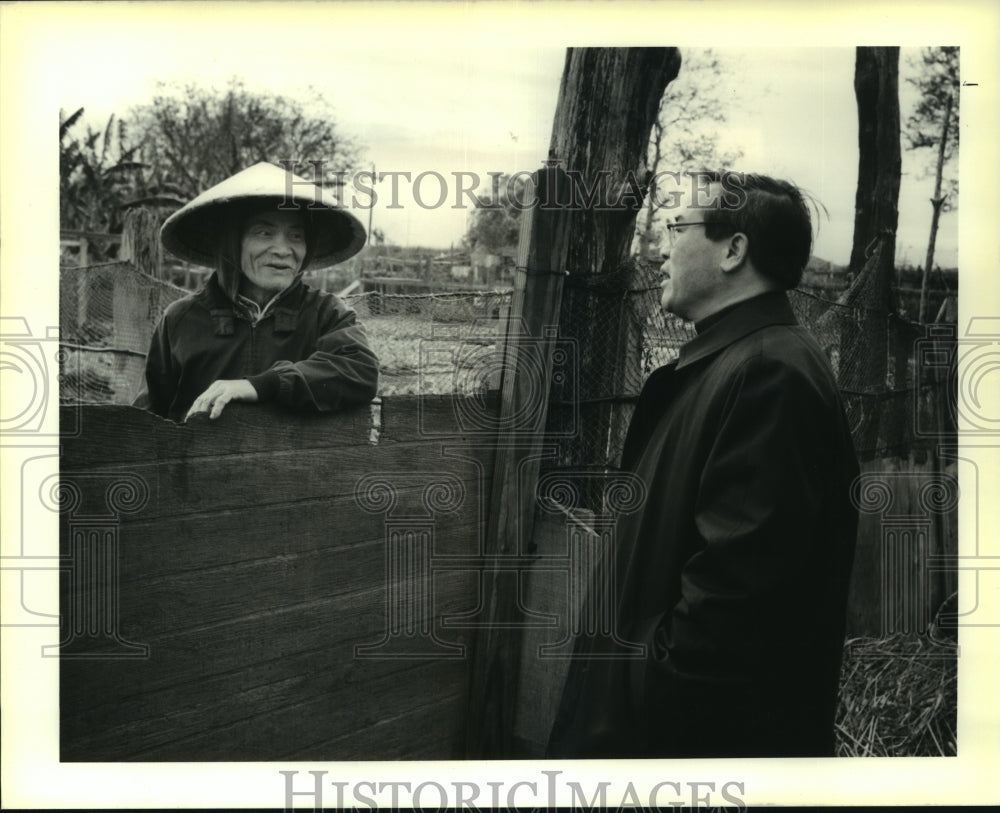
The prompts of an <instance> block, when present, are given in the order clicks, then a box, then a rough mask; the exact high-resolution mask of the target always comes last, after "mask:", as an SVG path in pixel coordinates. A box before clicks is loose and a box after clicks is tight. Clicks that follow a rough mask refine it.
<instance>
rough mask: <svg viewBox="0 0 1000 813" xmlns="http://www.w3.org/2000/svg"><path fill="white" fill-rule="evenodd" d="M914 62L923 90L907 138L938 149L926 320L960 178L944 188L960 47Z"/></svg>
mask: <svg viewBox="0 0 1000 813" xmlns="http://www.w3.org/2000/svg"><path fill="white" fill-rule="evenodd" d="M910 64H911V67H915V68H917V69H918V70H919V73H918V74H917V76H916V77H915V78H910V79H907V81H908V82H909V83H910V84H912V85H914V86H915V87H916V88H917V90H918V91H920V100H919V101H918V102H917V106H916V108H915V109H914V111H913V113H911V114H910V116H909V118H908V119H907V120H906V129H905V134H906V139H907V141H908V142H909V148H910V149H914V150H916V149H928V148H933V149H934V150H935V161H934V164H933V167H934V170H933V172H934V195H933V197H932V198H931V207H932V209H933V212H932V214H931V229H930V236H929V237H928V239H927V257H926V259H925V261H924V269H923V278H922V280H921V284H920V310H919V312H918V314H917V318H918V319H919V320H920V321H923V320H924V319H925V318H926V309H927V281H928V278H929V277H930V272H931V268H932V267H933V265H934V249H935V244H936V243H937V232H938V221H939V220H940V217H941V212H942V211H950V210H951V209H953V208H954V207H955V201H956V199H957V196H958V184H957V181H955V180H954V179H953V178H952V179H949V182H948V184H947V186H948V189H947V191H943V189H942V184H943V178H944V168H945V165H946V164H948V163H950V162H951V161H952V160H953V159H954V158H955V157H956V156H957V154H958V137H959V127H958V123H959V122H958V112H959V111H958V92H959V87H960V78H959V49H958V47H957V46H944V47H938V48H925V49H924V50H923V52H922V53H921V55H920V62H919V63H918V64H916V63H913V62H911V63H910Z"/></svg>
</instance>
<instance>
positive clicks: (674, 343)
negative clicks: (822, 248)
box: [60, 262, 954, 470]
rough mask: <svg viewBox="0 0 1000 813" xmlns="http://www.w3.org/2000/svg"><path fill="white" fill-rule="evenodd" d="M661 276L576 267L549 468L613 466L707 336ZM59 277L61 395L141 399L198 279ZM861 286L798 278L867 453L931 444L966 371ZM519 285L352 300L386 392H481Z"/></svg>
mask: <svg viewBox="0 0 1000 813" xmlns="http://www.w3.org/2000/svg"><path fill="white" fill-rule="evenodd" d="M659 279H660V278H659V271H658V269H657V268H656V267H655V266H654V265H652V264H643V263H640V262H635V263H632V264H630V265H629V266H628V267H626V268H625V269H622V270H620V271H619V272H616V273H615V274H607V275H594V276H587V277H573V276H571V277H569V278H568V279H567V282H566V286H565V289H564V293H563V297H564V302H563V308H562V313H563V318H562V323H561V324H560V325H559V336H560V338H561V339H564V340H566V344H567V346H568V347H569V348H570V351H571V354H572V358H570V359H569V361H568V363H565V364H563V365H561V366H560V368H559V370H558V375H553V379H552V381H551V382H550V383H551V386H550V402H549V417H548V424H547V432H548V433H549V434H550V435H551V436H554V437H558V438H559V456H558V459H556V460H552V461H549V462H548V463H547V464H546V467H547V468H549V469H551V468H555V467H572V468H574V469H580V468H594V469H599V470H603V469H607V468H614V467H615V466H616V465H617V462H618V459H619V456H620V453H621V447H622V444H623V442H624V435H625V430H626V428H627V426H628V419H629V417H630V415H631V411H632V409H633V406H634V403H635V400H636V398H637V397H638V395H639V392H640V390H641V389H642V385H643V383H644V381H645V379H646V378H647V377H648V375H649V374H650V373H651V372H652V371H653V370H654V369H656V368H657V367H659V366H661V365H663V364H666V363H668V362H670V361H672V360H673V359H675V358H676V357H677V354H678V353H679V351H680V348H681V346H682V345H683V344H684V343H685V342H687V341H689V340H690V339H691V338H693V336H694V335H695V334H694V328H693V326H692V325H690V324H689V323H686V322H684V321H682V320H680V319H678V318H677V317H675V316H672V315H671V314H668V313H665V312H664V311H663V310H662V309H661V308H660V307H659V298H660V287H659ZM60 283H61V287H60V291H61V293H60V336H61V344H62V349H63V351H64V352H63V358H64V359H65V362H64V366H63V375H62V379H61V389H60V393H61V396H62V399H63V400H64V401H79V402H83V403H130V402H131V401H132V399H133V398H134V397H135V395H136V394H137V392H138V390H139V388H140V386H141V383H142V375H143V366H144V357H145V353H146V350H147V349H148V346H149V341H150V337H151V335H152V331H153V329H154V327H155V325H156V323H157V321H158V319H159V317H160V315H161V314H162V312H163V310H164V309H165V308H166V307H167V306H168V305H169V304H170V303H171V302H173V301H174V300H176V299H178V298H179V297H182V296H185V295H186V294H187V293H188V291H187V290H186V289H183V288H178V287H176V286H174V285H171V284H170V283H167V282H164V281H161V280H156V279H153V278H151V277H148V276H146V275H144V274H140V273H138V272H136V271H135V270H134V269H133V268H132V267H131V266H130V265H129V264H128V263H110V264H106V265H98V266H92V267H89V268H64V269H63V270H62V271H61V278H60ZM855 289H857V286H855ZM860 290H861V292H862V293H861V294H860V295H858V294H857V292H856V290H855V295H854V296H853V298H852V297H848V296H841V297H840V299H839V301H833V300H832V299H830V298H828V296H829V295H825V296H820V295H817V294H815V293H811V292H809V291H807V290H796V291H792V292H790V301H791V303H792V307H793V309H794V311H795V313H796V316H797V318H798V320H799V322H800V323H801V324H803V325H804V326H806V327H807V328H808V329H809V330H810V331H811V332H812V333H813V335H814V336H815V337H816V339H817V341H818V342H819V344H820V346H821V347H822V349H823V350H824V352H825V353H826V355H827V357H828V358H829V360H830V363H831V365H832V367H833V369H834V371H835V373H836V375H837V378H838V381H839V383H840V386H841V392H842V395H843V398H844V403H845V409H846V411H847V415H848V419H849V420H850V422H851V426H852V430H853V432H854V438H855V444H856V447H857V450H858V453H859V455H860V456H861V457H862V458H863V459H871V458H875V457H882V456H889V455H905V454H907V453H908V452H909V451H910V450H912V449H913V448H914V446H919V445H920V443H919V441H920V438H919V434H920V433H919V432H918V429H919V426H920V425H926V426H934V427H937V429H938V430H939V431H936V433H935V432H932V433H931V434H938V435H940V434H942V433H946V432H947V431H948V430H949V428H950V427H951V426H952V425H953V422H954V416H953V412H954V409H953V406H951V404H952V401H953V388H954V383H953V380H952V377H951V376H950V375H949V374H948V372H947V370H942V369H937V370H934V371H930V372H931V373H933V374H929V372H928V370H926V369H923V368H921V366H920V364H918V363H917V362H918V359H917V348H918V345H919V343H920V341H921V340H924V339H925V333H926V328H925V326H924V325H921V324H918V323H914V322H911V321H908V320H906V319H904V318H902V317H900V316H899V315H898V314H895V313H886V312H885V311H880V310H879V309H878V308H875V307H872V306H871V305H870V304H869V302H868V301H867V299H866V296H867V295H866V294H865V293H864V287H863V286H861V288H860ZM511 296H512V292H511V290H510V289H500V288H497V289H494V290H481V291H463V292H450V293H449V292H436V293H416V294H413V293H383V292H377V291H373V292H368V293H363V292H359V293H352V294H351V295H349V296H345V297H344V299H345V301H346V302H347V303H348V304H349V305H351V306H352V307H354V308H355V310H356V311H357V313H358V318H359V320H360V321H361V322H362V323H363V324H364V325H365V327H366V328H367V331H368V335H369V338H370V341H371V343H372V346H373V348H374V349H375V352H376V353H377V354H378V356H379V359H380V362H381V369H382V373H381V384H380V393H381V394H383V395H406V394H410V395H420V394H435V395H439V394H451V393H454V394H462V395H473V396H477V395H483V394H485V391H487V390H491V389H497V388H499V386H500V383H501V378H502V375H503V342H504V335H505V333H506V332H507V330H508V329H509V327H508V324H507V323H508V313H509V309H510V303H511ZM941 341H943V340H941ZM541 383H542V382H538V384H539V385H541ZM539 391H540V392H541V391H543V390H542V388H541V387H540V386H539ZM569 425H572V426H573V427H575V429H574V430H573V431H572V432H567V431H562V430H564V429H565V428H566V427H567V426H569Z"/></svg>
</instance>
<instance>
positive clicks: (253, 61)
mask: <svg viewBox="0 0 1000 813" xmlns="http://www.w3.org/2000/svg"><path fill="white" fill-rule="evenodd" d="M322 19H324V20H326V21H327V22H328V23H329V26H325V25H309V24H307V21H304V20H303V19H300V18H298V17H292V16H289V18H288V20H286V21H284V22H282V21H274V20H273V19H272V20H270V21H269V22H268V24H267V25H262V24H261V23H260V20H258V19H257V18H256V17H255V16H254V15H253V14H248V15H246V16H242V17H237V16H233V15H227V16H226V17H215V18H212V17H209V18H207V19H206V20H201V21H196V20H194V19H192V18H191V16H190V15H188V14H184V13H176V14H171V15H167V16H162V17H155V18H154V15H152V14H151V15H149V16H147V17H146V18H145V19H143V18H142V17H141V16H136V17H135V18H134V19H133V20H132V21H131V22H125V23H121V22H119V23H118V24H117V27H116V29H115V31H116V35H115V36H114V38H113V39H114V44H113V46H112V45H111V43H110V41H109V42H108V47H106V48H104V47H95V45H97V44H98V43H100V41H101V37H102V36H109V35H108V34H107V33H104V34H103V35H102V26H101V25H100V22H99V21H95V22H94V24H93V27H90V26H88V25H87V24H86V23H85V24H84V25H83V26H82V27H81V29H80V30H79V36H78V37H75V38H73V39H72V40H70V41H63V47H62V48H60V49H59V51H58V53H54V54H53V55H52V56H53V58H54V59H56V60H58V62H59V63H60V65H61V68H62V69H58V66H54V67H56V72H55V76H56V77H57V80H56V87H55V91H56V93H57V98H58V100H59V105H60V106H61V107H64V108H66V109H67V110H75V109H76V108H78V107H85V108H86V110H87V117H88V120H89V121H90V122H92V123H94V124H95V125H97V126H99V125H100V124H103V122H104V121H106V119H107V116H108V115H109V114H111V113H112V112H114V113H117V114H122V113H124V112H126V111H127V110H128V109H129V108H130V107H131V106H133V105H136V104H140V103H143V102H145V101H148V100H149V98H150V96H151V94H152V93H153V91H154V88H155V85H156V82H157V81H160V80H162V81H167V82H177V83H178V84H181V85H183V84H186V83H189V82H198V83H202V84H205V85H215V86H224V85H225V83H226V82H227V81H228V80H229V78H231V77H234V76H236V77H241V78H242V79H244V80H245V82H246V83H247V85H248V86H249V87H250V88H255V89H260V90H267V91H271V92H279V93H284V94H287V95H288V96H290V97H293V98H296V99H299V100H301V101H303V102H307V101H308V100H309V99H310V97H311V95H312V94H311V91H310V90H309V88H310V86H312V87H315V88H316V89H318V90H320V91H321V92H322V93H323V95H324V96H325V97H326V99H327V100H328V101H330V102H331V103H332V104H333V106H334V108H335V110H336V115H337V123H338V124H339V125H340V126H341V128H342V131H343V132H344V133H345V134H347V135H351V136H353V137H354V138H355V139H356V140H357V141H358V142H360V143H361V144H362V145H363V146H364V156H365V159H366V165H367V166H370V165H371V164H374V165H375V167H376V169H377V171H378V172H380V173H381V172H387V171H392V172H409V173H411V178H413V179H415V178H416V177H417V176H418V175H419V174H420V173H421V172H437V173H440V174H441V175H442V176H444V177H445V178H446V179H447V181H448V189H447V200H446V202H445V203H444V205H442V206H434V204H435V203H436V202H437V200H438V199H439V198H440V197H441V195H442V194H443V193H442V191H441V184H440V183H439V182H438V181H437V179H436V178H435V177H434V176H428V177H426V178H424V179H423V181H422V182H421V183H420V186H419V189H418V190H417V191H418V192H419V193H420V194H421V200H422V202H423V203H424V204H425V206H426V207H433V208H425V207H422V206H420V205H418V202H417V200H415V199H414V197H413V194H412V192H413V184H412V182H407V181H406V180H405V178H403V177H402V176H400V180H399V197H398V203H399V205H400V207H401V208H394V209H388V208H386V205H387V204H388V203H390V202H391V201H390V198H391V196H390V187H389V185H388V184H386V183H384V182H383V184H380V185H379V186H378V187H377V192H378V194H379V201H378V203H377V205H376V206H375V209H374V212H373V213H372V224H373V226H376V227H380V228H382V229H383V230H384V231H385V233H386V235H387V237H388V239H389V240H390V241H392V242H394V243H397V244H401V245H431V246H440V247H447V246H448V245H449V244H452V243H457V242H458V240H459V239H460V238H461V236H462V235H463V234H464V232H465V230H466V217H467V215H468V211H469V208H468V205H467V201H463V203H464V204H465V205H464V206H463V208H462V209H457V210H456V209H454V208H452V205H453V204H454V203H455V200H456V197H457V192H456V189H457V185H458V184H457V183H456V181H455V178H454V173H456V172H474V173H476V174H477V175H478V176H479V177H482V178H483V179H484V182H486V177H487V173H488V172H516V171H521V170H528V171H530V170H533V169H535V168H537V167H538V166H539V164H540V162H541V161H542V159H543V158H545V156H546V152H547V148H548V142H549V137H550V134H551V128H552V116H553V112H554V109H555V103H556V97H557V94H558V89H559V79H560V76H561V74H562V70H563V64H564V59H565V48H563V47H546V46H545V45H538V46H532V47H524V46H518V47H513V46H505V45H504V44H503V43H502V42H497V43H494V44H493V46H492V47H482V46H481V45H480V44H478V43H472V42H469V43H465V42H463V41H462V40H461V39H455V40H450V39H445V41H444V42H443V43H442V42H437V43H435V42H433V41H429V40H427V39H424V38H416V37H413V38H410V39H409V41H406V40H404V41H402V42H401V41H400V40H399V39H398V38H396V39H392V40H391V43H390V42H389V41H388V40H387V38H386V36H385V35H384V32H382V31H381V29H380V27H379V26H370V27H367V28H365V27H363V26H360V27H359V26H358V25H357V24H356V23H353V22H352V21H351V19H349V17H348V16H346V15H342V16H341V17H338V16H337V15H336V14H333V13H327V14H326V15H324V16H323V18H322ZM338 22H340V23H342V26H338V25H337V23H338ZM153 28H155V30H156V32H157V33H156V36H155V37H150V36H149V31H150V30H152V29H153ZM123 34H124V36H123ZM95 40H96V42H95ZM691 47H693V46H691ZM682 50H690V47H688V48H682ZM715 50H716V53H717V54H718V56H719V57H720V58H721V59H722V61H723V64H724V66H726V67H727V68H728V71H727V74H726V79H725V81H724V84H723V93H724V97H725V99H726V108H727V114H728V119H729V121H728V123H727V125H725V127H724V128H723V140H724V142H725V143H727V144H728V145H730V146H732V147H735V148H738V149H741V150H742V151H743V153H744V158H743V160H742V161H741V162H740V164H739V165H738V166H737V167H736V168H738V169H744V170H748V171H759V172H766V173H769V174H774V175H777V176H779V177H786V178H790V179H792V180H794V181H795V182H796V183H798V184H799V185H800V186H803V187H805V188H806V189H807V190H809V191H810V192H811V193H812V194H813V195H814V196H815V197H816V198H818V199H819V200H820V201H821V202H822V203H823V204H824V205H825V206H826V208H827V209H828V211H829V220H826V219H823V220H821V222H820V224H819V226H820V228H819V236H818V239H817V242H816V248H815V253H816V254H818V255H819V256H821V257H824V258H825V259H829V260H832V261H834V262H838V263H846V262H847V260H848V258H849V255H850V246H851V234H852V230H853V210H854V189H855V184H856V181H857V113H856V106H855V99H854V92H853V84H852V83H853V66H854V51H853V48H851V47H848V46H840V47H834V48H826V47H819V46H810V47H797V48H792V47H787V48H774V47H769V48H766V49H764V48H757V49H748V48H741V49H734V48H732V47H718V46H716V48H715ZM917 50H918V49H916V48H911V49H904V54H903V56H902V59H901V71H902V72H903V73H904V75H905V74H906V73H907V56H908V55H909V54H916V53H917ZM123 65H127V66H128V69H127V70H123V69H122V66H123ZM901 91H902V96H903V115H904V118H905V115H906V113H907V112H908V109H909V107H910V106H911V105H912V103H913V94H912V92H911V91H910V89H909V88H908V86H906V84H905V82H901ZM927 160H929V159H928V156H926V155H923V154H921V155H915V154H910V153H907V154H906V155H904V166H903V171H904V177H903V182H902V187H901V193H900V227H899V235H898V241H897V244H898V248H897V260H898V261H899V262H910V263H913V264H919V263H921V262H922V261H923V257H924V252H925V250H926V244H927V235H928V227H929V223H930V204H929V203H928V198H929V197H930V194H931V191H932V189H933V186H932V184H933V181H932V179H930V178H926V177H925V178H920V177H918V175H919V173H920V171H921V169H922V167H923V165H924V163H926V161H927ZM359 200H362V201H366V200H367V198H365V197H364V196H361V198H359ZM956 219H957V218H956V217H955V215H947V214H946V215H945V216H944V217H942V220H941V229H940V233H939V237H938V245H937V261H938V262H939V263H940V264H943V265H948V266H950V265H955V264H956V254H957V251H956V246H957V234H956V230H957V228H956ZM363 220H367V214H365V215H364V216H363Z"/></svg>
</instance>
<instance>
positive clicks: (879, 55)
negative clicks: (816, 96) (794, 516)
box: [840, 47, 901, 456]
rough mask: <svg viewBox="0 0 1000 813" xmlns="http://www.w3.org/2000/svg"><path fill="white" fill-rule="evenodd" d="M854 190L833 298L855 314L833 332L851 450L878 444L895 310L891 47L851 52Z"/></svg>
mask: <svg viewBox="0 0 1000 813" xmlns="http://www.w3.org/2000/svg"><path fill="white" fill-rule="evenodd" d="M854 92H855V96H856V98H857V103H858V147H859V159H858V188H857V194H856V196H855V204H854V206H855V209H854V243H853V247H852V249H851V262H850V273H851V275H852V278H853V282H852V284H851V287H850V289H849V290H848V291H847V292H846V294H845V295H844V297H842V299H841V301H842V302H843V303H844V304H848V305H852V306H854V307H855V308H856V314H857V318H856V320H855V321H853V322H851V323H848V324H847V325H846V326H845V329H844V332H843V335H842V336H841V357H840V370H841V377H840V385H841V388H842V389H844V390H846V391H847V393H848V395H851V396H854V398H855V408H856V409H858V410H860V413H861V414H860V420H859V423H860V426H859V427H858V428H857V429H856V430H855V442H856V443H857V444H858V447H859V453H861V454H862V456H867V455H868V454H870V453H871V452H873V451H874V450H875V449H876V447H877V445H878V435H879V399H878V397H877V395H876V393H880V392H884V390H885V389H886V386H887V377H888V376H889V374H890V368H889V366H888V357H889V352H888V347H889V341H888V340H889V333H888V318H889V316H890V314H892V313H893V312H894V311H895V307H894V305H895V303H894V294H893V286H894V283H895V255H896V226H897V223H898V220H899V210H898V208H897V206H898V202H899V181H900V167H901V158H900V147H899V48H886V47H875V48H873V47H861V48H858V49H857V57H856V61H855V69H854Z"/></svg>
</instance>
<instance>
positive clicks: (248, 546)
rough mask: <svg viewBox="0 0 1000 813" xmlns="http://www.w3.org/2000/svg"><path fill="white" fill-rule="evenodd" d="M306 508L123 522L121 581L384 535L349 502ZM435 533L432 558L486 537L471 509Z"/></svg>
mask: <svg viewBox="0 0 1000 813" xmlns="http://www.w3.org/2000/svg"><path fill="white" fill-rule="evenodd" d="M471 485H472V484H470V493H472V489H471ZM306 509H307V510H308V511H309V512H310V513H309V514H304V513H302V512H301V511H295V510H291V509H290V508H289V507H288V505H287V504H286V505H281V504H279V505H274V506H268V507H266V508H262V509H259V510H256V511H252V512H245V513H241V514H238V515H234V514H233V513H229V512H220V513H219V514H199V515H197V516H183V517H178V518H177V519H175V520H173V521H169V520H163V521H162V522H149V523H135V524H125V523H123V524H122V526H121V529H120V536H121V552H120V556H119V559H120V571H121V582H122V583H127V582H131V581H137V580H142V579H164V578H171V577H173V576H176V575H179V574H184V573H188V572H190V571H194V570H198V569H203V568H226V567H234V568H235V567H241V566H248V565H251V564H253V563H256V562H259V561H261V560H268V559H277V560H279V561H280V560H281V559H283V558H287V557H294V556H308V555H316V554H318V553H320V552H322V551H329V552H331V553H336V552H338V551H343V550H348V549H351V548H354V547H357V546H363V545H368V544H371V543H374V542H378V541H380V540H384V538H385V533H386V527H385V524H386V519H385V517H384V516H383V515H380V514H368V513H366V512H363V511H360V510H359V509H358V507H357V505H356V504H355V503H354V502H353V501H352V500H349V499H347V498H343V499H339V500H331V501H329V502H317V503H314V504H310V505H308V506H306ZM237 523H238V527H239V537H238V538H237V539H235V540H232V539H230V536H229V535H232V534H233V528H234V524H237ZM434 530H435V553H440V554H465V553H473V552H475V551H476V550H477V549H478V545H479V539H480V537H481V535H482V533H483V530H482V526H481V525H480V524H479V521H478V519H477V517H476V515H475V512H474V510H473V507H469V508H468V509H467V510H465V511H462V512H461V513H459V512H456V513H455V514H453V515H441V516H439V517H438V518H437V519H436V521H435V525H434Z"/></svg>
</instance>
